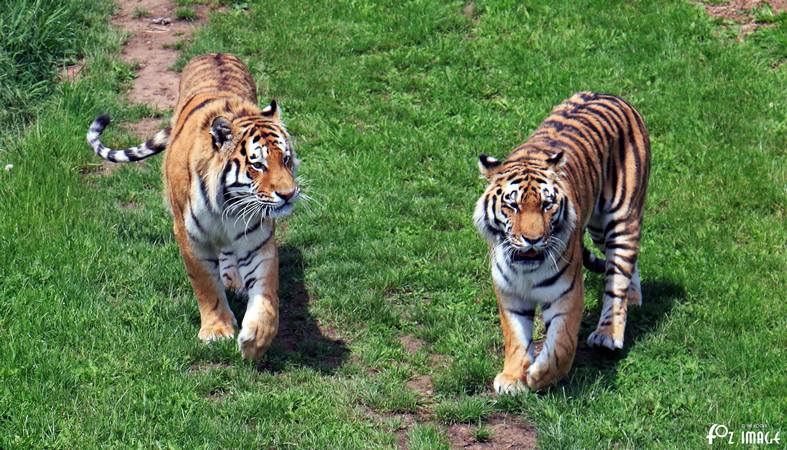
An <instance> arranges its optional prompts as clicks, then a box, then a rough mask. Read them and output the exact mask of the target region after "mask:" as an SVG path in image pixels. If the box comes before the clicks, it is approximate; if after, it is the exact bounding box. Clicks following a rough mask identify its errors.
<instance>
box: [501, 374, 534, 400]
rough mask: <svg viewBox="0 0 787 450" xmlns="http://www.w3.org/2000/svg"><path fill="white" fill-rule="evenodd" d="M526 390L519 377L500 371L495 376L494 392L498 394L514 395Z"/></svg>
mask: <svg viewBox="0 0 787 450" xmlns="http://www.w3.org/2000/svg"><path fill="white" fill-rule="evenodd" d="M525 390H527V386H525V383H523V382H522V380H521V379H519V378H517V377H513V376H511V375H508V374H505V373H503V372H500V373H498V374H497V376H496V377H495V392H497V394H498V395H516V394H519V393H521V392H524V391H525Z"/></svg>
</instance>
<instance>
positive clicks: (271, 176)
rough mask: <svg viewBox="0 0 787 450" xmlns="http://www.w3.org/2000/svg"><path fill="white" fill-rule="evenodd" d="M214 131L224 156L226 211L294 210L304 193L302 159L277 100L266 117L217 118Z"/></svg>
mask: <svg viewBox="0 0 787 450" xmlns="http://www.w3.org/2000/svg"><path fill="white" fill-rule="evenodd" d="M210 135H211V141H212V145H213V147H214V150H215V151H217V152H219V153H221V154H222V155H223V164H224V166H223V167H224V168H223V171H222V173H221V178H220V180H219V182H220V183H221V185H222V186H223V193H224V194H223V197H224V199H223V202H224V208H223V210H224V212H225V213H227V214H231V215H235V216H242V217H248V216H249V215H260V214H261V215H263V216H264V217H271V218H274V217H281V216H285V215H287V214H289V213H291V212H292V210H293V207H294V204H295V202H296V201H297V200H298V199H299V198H300V197H301V190H300V187H299V186H298V180H297V178H296V172H297V168H298V165H299V164H300V161H298V158H297V157H296V155H295V150H294V149H293V148H292V145H291V143H290V136H289V134H288V133H287V130H286V129H285V128H284V124H283V123H282V121H281V117H280V113H279V108H278V106H277V104H276V101H275V100H274V101H272V102H271V104H270V105H268V106H266V107H265V108H264V109H263V110H262V114H260V115H250V116H247V115H244V116H240V117H235V118H233V119H232V120H228V119H227V118H225V117H222V116H220V115H219V116H217V117H216V118H214V119H213V121H212V124H211V126H210Z"/></svg>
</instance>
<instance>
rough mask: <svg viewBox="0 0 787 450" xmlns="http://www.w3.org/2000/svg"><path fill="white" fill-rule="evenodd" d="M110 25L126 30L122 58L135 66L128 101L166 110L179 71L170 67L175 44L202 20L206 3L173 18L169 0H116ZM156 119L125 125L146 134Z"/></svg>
mask: <svg viewBox="0 0 787 450" xmlns="http://www.w3.org/2000/svg"><path fill="white" fill-rule="evenodd" d="M117 5H118V11H117V12H116V13H115V15H114V16H112V25H113V26H115V27H118V28H120V29H122V30H123V31H126V32H128V33H129V35H130V36H129V38H128V40H127V41H126V43H125V45H124V46H123V52H122V58H123V60H124V61H125V62H128V63H131V64H134V65H135V66H136V67H137V77H136V78H135V79H134V84H133V86H132V87H131V89H130V90H129V91H128V93H127V94H126V95H127V97H128V100H129V101H130V102H132V103H142V104H145V105H149V106H154V107H156V108H158V109H162V110H166V109H171V108H173V107H174V106H175V102H176V101H177V98H178V79H179V77H180V75H179V74H178V73H177V72H175V71H174V70H172V69H171V68H170V67H171V66H172V64H173V63H174V62H175V60H177V58H178V50H176V44H178V42H180V41H182V40H185V39H188V38H189V37H191V35H192V33H193V32H194V30H196V29H197V27H199V26H200V24H201V22H202V20H204V18H205V16H206V13H207V7H204V6H198V7H196V8H195V11H196V12H197V20H194V21H190V22H187V21H183V20H177V19H175V10H176V9H177V7H176V5H175V4H174V3H173V2H171V1H169V0H118V1H117ZM159 123H160V120H158V119H144V120H142V121H140V122H138V123H136V124H132V125H130V126H129V127H128V128H129V129H130V130H131V131H132V132H133V133H134V134H136V135H138V136H141V137H146V136H147V135H148V134H150V133H153V132H154V131H155V130H157V129H158V127H159Z"/></svg>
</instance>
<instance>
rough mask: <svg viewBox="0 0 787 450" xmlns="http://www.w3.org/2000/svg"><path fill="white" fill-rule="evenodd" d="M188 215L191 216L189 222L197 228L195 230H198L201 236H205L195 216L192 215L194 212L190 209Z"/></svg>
mask: <svg viewBox="0 0 787 450" xmlns="http://www.w3.org/2000/svg"><path fill="white" fill-rule="evenodd" d="M189 215H190V216H191V220H192V221H194V225H196V226H197V230H199V232H200V233H202V234H206V233H205V230H204V229H203V228H202V225H200V223H199V220H197V216H195V215H194V210H193V209H191V208H189Z"/></svg>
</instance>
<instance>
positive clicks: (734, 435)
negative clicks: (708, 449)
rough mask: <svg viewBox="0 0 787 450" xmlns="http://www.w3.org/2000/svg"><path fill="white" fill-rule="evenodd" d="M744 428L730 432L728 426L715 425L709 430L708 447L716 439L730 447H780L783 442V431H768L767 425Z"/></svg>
mask: <svg viewBox="0 0 787 450" xmlns="http://www.w3.org/2000/svg"><path fill="white" fill-rule="evenodd" d="M742 428H743V431H737V432H736V431H730V429H729V428H727V425H720V424H718V423H714V424H713V425H711V426H710V430H708V436H707V438H708V445H713V442H714V441H715V440H716V439H720V440H721V441H722V442H725V443H727V444H730V445H732V444H742V445H752V444H761V445H763V444H764V445H768V444H776V445H778V444H780V443H781V441H779V434H780V433H781V431H779V430H777V431H772V430H767V427H766V425H765V424H749V425H744V426H743V427H742Z"/></svg>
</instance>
